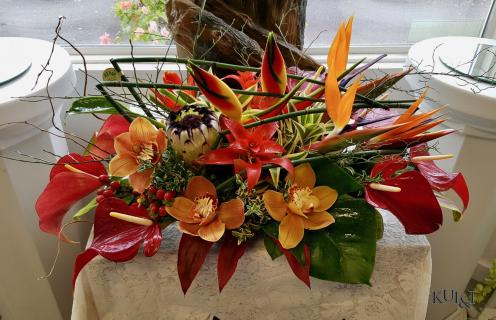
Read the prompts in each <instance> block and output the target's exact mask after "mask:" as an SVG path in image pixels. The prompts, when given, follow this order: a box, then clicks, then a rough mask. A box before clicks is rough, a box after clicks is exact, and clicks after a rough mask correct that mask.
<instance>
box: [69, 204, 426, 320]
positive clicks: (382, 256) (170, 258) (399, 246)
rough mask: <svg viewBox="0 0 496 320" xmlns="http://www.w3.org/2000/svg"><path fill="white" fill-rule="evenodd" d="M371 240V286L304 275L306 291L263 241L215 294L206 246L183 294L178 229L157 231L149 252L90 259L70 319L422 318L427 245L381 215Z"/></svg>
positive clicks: (211, 256)
mask: <svg viewBox="0 0 496 320" xmlns="http://www.w3.org/2000/svg"><path fill="white" fill-rule="evenodd" d="M383 216H384V224H385V230H384V238H383V239H382V240H380V241H379V242H378V248H377V256H376V266H375V271H374V274H373V277H372V281H371V283H372V286H371V287H369V286H367V285H345V284H339V283H332V282H327V281H322V280H318V279H314V278H311V285H312V289H308V288H307V287H306V286H305V285H304V284H303V283H301V282H300V281H299V280H298V279H296V278H295V276H294V275H293V273H292V272H291V270H290V268H289V266H288V264H287V262H286V259H285V258H284V257H279V258H278V259H276V260H275V261H272V260H271V259H270V257H269V255H268V254H267V253H266V252H265V249H264V247H263V242H262V241H259V242H257V243H255V244H254V245H253V246H252V247H249V249H248V250H247V252H246V253H245V255H244V256H243V257H242V258H241V260H240V261H239V264H238V268H237V270H236V273H235V274H234V276H233V278H232V279H231V281H230V282H229V283H228V284H227V286H226V287H225V288H224V290H223V291H222V293H220V294H219V293H218V289H217V273H216V265H217V263H216V257H217V255H216V254H213V253H216V252H211V253H210V254H209V256H208V258H207V260H206V262H205V264H204V266H203V268H202V269H201V271H200V273H199V275H198V277H197V278H196V279H195V281H194V282H193V284H192V285H191V287H190V289H189V291H188V293H187V294H186V296H184V295H183V293H182V291H181V287H180V285H179V280H178V276H177V271H176V263H177V246H178V241H179V234H178V233H171V232H169V233H167V234H166V235H165V236H164V241H163V242H162V248H161V250H160V251H159V252H158V253H157V254H156V255H155V256H154V257H152V258H146V257H144V256H142V255H138V256H137V257H136V258H135V259H134V260H133V261H132V262H128V263H113V262H110V261H106V260H104V259H103V258H101V257H97V258H95V259H94V260H93V261H92V262H90V263H89V264H88V265H87V266H86V267H85V269H83V271H82V272H81V273H80V275H79V278H78V280H77V283H76V288H75V292H74V304H73V308H72V319H73V320H82V319H92V320H93V319H106V320H107V319H202V320H206V319H212V318H213V316H216V317H218V318H220V319H221V320H230V319H339V320H341V319H346V320H353V319H357V320H363V319H381V320H387V319H395V320H396V319H402V320H407V319H425V314H426V310H427V303H428V297H429V287H430V279H431V255H430V246H429V243H428V242H427V239H426V238H425V237H424V236H407V235H405V233H404V231H403V227H402V226H401V225H400V224H399V223H398V221H397V220H396V218H394V217H393V216H392V215H390V214H389V213H387V212H385V213H383Z"/></svg>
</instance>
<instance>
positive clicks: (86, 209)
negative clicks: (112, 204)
mask: <svg viewBox="0 0 496 320" xmlns="http://www.w3.org/2000/svg"><path fill="white" fill-rule="evenodd" d="M97 205H98V204H97V203H96V198H93V199H92V200H91V201H90V202H88V203H87V204H86V205H85V206H84V207H82V208H81V209H80V210H79V211H78V212H76V213H75V214H74V215H73V216H72V218H73V219H80V218H81V217H82V216H83V215H85V214H87V213H88V212H90V211H91V210H93V209H95V208H96V207H97Z"/></svg>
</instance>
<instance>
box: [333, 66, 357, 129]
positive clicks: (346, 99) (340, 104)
mask: <svg viewBox="0 0 496 320" xmlns="http://www.w3.org/2000/svg"><path fill="white" fill-rule="evenodd" d="M361 80H362V77H360V78H359V79H358V80H356V81H355V82H354V83H353V84H352V85H351V86H350V87H349V88H348V90H347V91H346V93H345V94H343V95H342V96H341V92H340V90H339V85H338V82H337V80H336V77H335V74H334V72H333V68H329V73H328V74H327V78H326V81H325V103H326V108H327V114H328V115H329V117H330V118H331V120H332V122H334V131H333V133H334V134H338V133H339V132H341V130H343V128H344V127H345V126H346V125H347V124H348V122H349V121H350V118H351V114H352V111H353V102H354V101H355V95H356V91H357V89H358V86H359V85H360V82H361Z"/></svg>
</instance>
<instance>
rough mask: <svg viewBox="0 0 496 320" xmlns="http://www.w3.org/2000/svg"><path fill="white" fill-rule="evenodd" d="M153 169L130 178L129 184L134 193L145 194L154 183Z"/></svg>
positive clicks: (134, 174)
mask: <svg viewBox="0 0 496 320" xmlns="http://www.w3.org/2000/svg"><path fill="white" fill-rule="evenodd" d="M152 173H153V169H147V170H145V171H142V172H135V173H133V174H131V175H130V176H129V184H130V185H131V187H133V191H135V192H139V193H143V192H144V191H145V189H146V188H148V187H149V186H150V184H151V183H152Z"/></svg>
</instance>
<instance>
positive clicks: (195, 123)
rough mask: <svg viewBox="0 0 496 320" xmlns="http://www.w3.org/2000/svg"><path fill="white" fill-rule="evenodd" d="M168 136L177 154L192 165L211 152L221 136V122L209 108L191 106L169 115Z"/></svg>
mask: <svg viewBox="0 0 496 320" xmlns="http://www.w3.org/2000/svg"><path fill="white" fill-rule="evenodd" d="M167 135H168V137H169V138H170V140H171V142H172V147H173V148H174V150H175V151H176V152H177V154H178V155H179V156H180V157H181V158H182V159H183V160H184V162H185V163H186V164H188V165H190V164H191V163H192V162H193V161H194V160H196V159H197V158H198V157H200V156H201V155H203V154H205V153H207V152H208V151H210V149H211V147H212V145H213V143H214V142H215V140H216V139H217V136H218V135H219V122H218V120H217V117H216V116H215V115H214V113H213V112H212V111H211V110H210V109H208V108H207V107H203V106H198V105H189V106H185V107H184V108H182V109H181V110H179V111H177V112H171V113H169V119H168V122H167Z"/></svg>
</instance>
